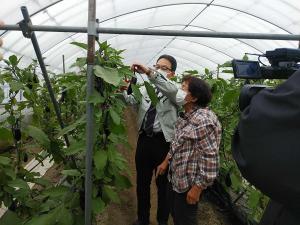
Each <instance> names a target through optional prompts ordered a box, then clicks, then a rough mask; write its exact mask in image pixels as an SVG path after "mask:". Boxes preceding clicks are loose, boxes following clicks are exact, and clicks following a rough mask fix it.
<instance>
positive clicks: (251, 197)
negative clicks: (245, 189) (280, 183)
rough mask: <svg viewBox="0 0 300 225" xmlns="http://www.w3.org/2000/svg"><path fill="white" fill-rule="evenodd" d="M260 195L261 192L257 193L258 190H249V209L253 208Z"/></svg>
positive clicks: (256, 204)
mask: <svg viewBox="0 0 300 225" xmlns="http://www.w3.org/2000/svg"><path fill="white" fill-rule="evenodd" d="M260 197H261V194H260V193H259V191H257V190H255V189H253V190H251V191H250V194H249V197H248V201H247V202H248V206H249V207H250V208H251V209H255V208H256V207H257V206H258V203H259V199H260Z"/></svg>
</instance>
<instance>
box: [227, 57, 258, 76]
mask: <svg viewBox="0 0 300 225" xmlns="http://www.w3.org/2000/svg"><path fill="white" fill-rule="evenodd" d="M232 67H233V73H234V77H235V78H244V79H260V78H261V73H260V67H259V63H258V62H256V61H244V60H232Z"/></svg>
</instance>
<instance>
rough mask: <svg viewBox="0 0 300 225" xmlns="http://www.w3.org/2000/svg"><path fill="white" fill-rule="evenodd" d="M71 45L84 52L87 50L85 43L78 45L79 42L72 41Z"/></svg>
mask: <svg viewBox="0 0 300 225" xmlns="http://www.w3.org/2000/svg"><path fill="white" fill-rule="evenodd" d="M70 44H71V45H75V46H78V47H80V48H83V49H85V50H87V49H88V45H87V44H86V43H80V42H76V41H73V42H71V43H70Z"/></svg>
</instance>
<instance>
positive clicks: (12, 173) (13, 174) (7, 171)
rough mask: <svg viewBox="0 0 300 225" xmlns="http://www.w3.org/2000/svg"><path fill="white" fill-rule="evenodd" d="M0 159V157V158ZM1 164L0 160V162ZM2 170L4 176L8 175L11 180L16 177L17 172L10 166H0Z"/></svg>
mask: <svg viewBox="0 0 300 225" xmlns="http://www.w3.org/2000/svg"><path fill="white" fill-rule="evenodd" d="M0 158H1V156H0ZM0 161H1V159H0ZM0 164H1V162H0ZM2 170H3V172H4V173H5V175H6V176H8V177H10V178H11V179H12V180H14V179H16V177H17V174H16V172H15V171H14V170H12V169H11V168H2Z"/></svg>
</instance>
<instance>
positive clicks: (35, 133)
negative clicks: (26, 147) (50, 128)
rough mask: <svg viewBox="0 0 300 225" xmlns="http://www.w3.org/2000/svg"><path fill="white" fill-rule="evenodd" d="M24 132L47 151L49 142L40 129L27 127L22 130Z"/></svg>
mask: <svg viewBox="0 0 300 225" xmlns="http://www.w3.org/2000/svg"><path fill="white" fill-rule="evenodd" d="M24 132H25V133H26V134H27V135H28V136H31V137H32V138H33V139H35V140H36V141H37V142H38V143H40V144H41V145H42V146H43V147H45V148H47V149H49V147H50V140H49V138H48V136H47V135H46V134H45V133H44V131H42V130H41V129H40V128H37V127H35V126H32V125H29V126H27V127H26V128H25V129H24Z"/></svg>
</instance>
